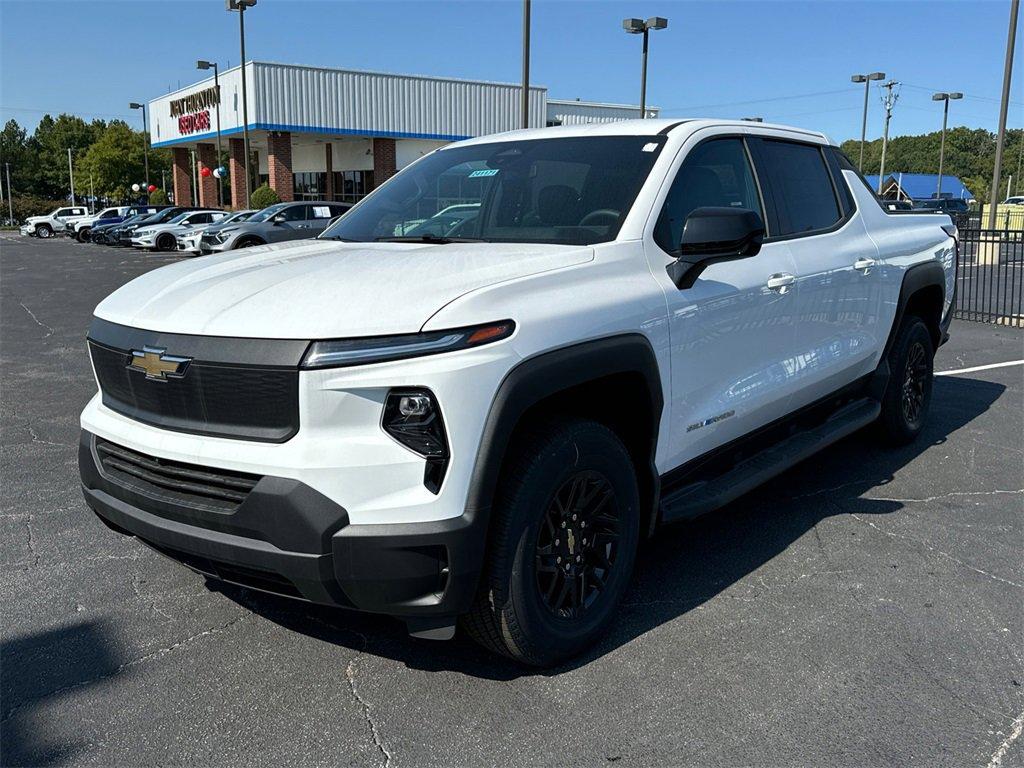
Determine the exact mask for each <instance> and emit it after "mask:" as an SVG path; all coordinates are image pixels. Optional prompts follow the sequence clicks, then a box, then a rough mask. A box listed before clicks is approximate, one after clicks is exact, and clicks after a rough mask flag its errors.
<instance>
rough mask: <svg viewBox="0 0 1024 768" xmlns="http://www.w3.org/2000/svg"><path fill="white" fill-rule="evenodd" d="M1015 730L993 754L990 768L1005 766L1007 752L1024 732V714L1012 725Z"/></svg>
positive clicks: (989, 764)
mask: <svg viewBox="0 0 1024 768" xmlns="http://www.w3.org/2000/svg"><path fill="white" fill-rule="evenodd" d="M1012 725H1013V730H1011V731H1010V735H1009V736H1007V737H1006V738H1005V739H1003V743H1002V744H1000V745H999V748H998V749H997V750H996V751H995V752H993V753H992V759H991V760H989V761H988V768H999V766H1000V765H1002V764H1003V758H1004V757H1006V753H1007V751H1009V749H1010V746H1011V745H1012V744H1013V742H1015V741H1016V740H1017V739H1018V738H1019V737H1020V734H1021V733H1022V732H1024V712H1021V713H1020V714H1019V715H1017V719H1015V720H1014V721H1013V723H1012Z"/></svg>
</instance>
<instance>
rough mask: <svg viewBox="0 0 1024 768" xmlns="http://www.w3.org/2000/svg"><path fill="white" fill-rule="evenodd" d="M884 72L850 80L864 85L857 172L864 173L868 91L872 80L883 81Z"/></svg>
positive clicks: (854, 77) (859, 76)
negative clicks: (862, 117)
mask: <svg viewBox="0 0 1024 768" xmlns="http://www.w3.org/2000/svg"><path fill="white" fill-rule="evenodd" d="M884 79H885V72H872V73H871V74H870V75H854V76H853V77H851V78H850V82H852V83H864V119H863V120H862V121H861V124H860V163H859V164H858V165H857V170H859V171H861V172H862V173H863V172H864V140H865V139H866V138H867V135H868V91H870V90H871V81H872V80H884Z"/></svg>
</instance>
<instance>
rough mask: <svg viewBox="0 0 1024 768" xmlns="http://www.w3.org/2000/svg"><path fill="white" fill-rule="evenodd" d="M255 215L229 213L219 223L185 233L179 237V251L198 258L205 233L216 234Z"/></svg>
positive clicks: (253, 211)
mask: <svg viewBox="0 0 1024 768" xmlns="http://www.w3.org/2000/svg"><path fill="white" fill-rule="evenodd" d="M254 213H256V211H255V210H246V211H235V212H233V213H229V214H228V215H227V216H225V217H224V218H222V219H220V220H219V221H215V222H211V223H210V224H207V225H206V226H199V227H195V228H193V229H191V230H189V231H188V232H183V233H182V234H180V235H178V250H179V251H181V252H182V253H186V254H188V255H189V256H198V255H199V254H200V252H201V251H200V248H199V244H200V242H202V239H203V235H204V234H205V233H207V232H211V231H214V232H215V231H217V230H219V229H220V228H221V227H226V226H228V225H230V224H241V223H242V222H243V221H246V220H247V219H248V218H249V217H250V216H252V215H253V214H254Z"/></svg>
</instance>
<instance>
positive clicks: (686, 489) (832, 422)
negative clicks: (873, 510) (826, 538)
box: [660, 398, 882, 522]
mask: <svg viewBox="0 0 1024 768" xmlns="http://www.w3.org/2000/svg"><path fill="white" fill-rule="evenodd" d="M881 410H882V406H881V404H880V403H879V402H878V401H877V400H873V399H870V398H865V399H863V400H857V401H856V402H853V403H850V404H848V405H846V406H844V407H842V408H840V409H839V410H837V411H836V412H835V413H834V414H832V415H831V416H830V417H829V418H828V420H827V421H825V422H824V423H822V424H820V425H819V426H817V427H813V428H811V429H808V430H805V431H803V432H798V433H796V434H794V435H792V436H790V437H787V438H786V439H785V440H783V441H781V442H779V443H776V444H775V445H773V446H772V447H771V448H768V449H767V450H765V451H762V452H761V453H759V454H757V455H756V456H751V457H750V458H749V459H745V460H744V461H741V462H740V463H739V464H737V465H736V466H734V467H733V468H732V469H730V470H728V471H727V472H725V473H724V474H721V475H719V476H718V477H715V478H713V479H711V480H701V481H698V482H695V483H690V484H688V485H684V486H682V487H681V488H678V489H675V490H672V491H669V492H668V493H666V494H665V495H663V496H662V498H661V504H660V507H661V520H662V522H675V521H678V520H689V519H691V518H694V517H698V516H699V515H703V514H705V513H706V512H711V511H712V510H715V509H718V508H719V507H722V506H724V505H725V504H728V503H729V502H730V501H733V500H734V499H737V498H739V497H740V496H742V495H743V494H745V493H747V492H748V491H751V490H753V489H754V488H756V487H757V486H759V485H761V484H762V483H765V482H767V481H769V480H771V479H772V478H773V477H775V476H776V475H779V474H782V473H783V472H785V471H786V470H787V469H789V468H790V467H792V466H794V465H795V464H799V463H800V462H801V461H803V460H804V459H806V458H808V457H810V456H813V455H814V454H815V453H817V452H818V451H820V450H822V449H823V448H827V447H828V446H830V445H832V443H835V442H837V441H839V440H842V439H843V438H844V437H847V436H848V435H851V434H853V433H854V432H856V431H857V430H859V429H862V428H864V427H866V426H867V425H868V424H870V423H871V422H873V421H874V420H875V419H877V418H878V415H879V413H881Z"/></svg>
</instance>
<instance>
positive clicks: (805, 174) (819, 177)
mask: <svg viewBox="0 0 1024 768" xmlns="http://www.w3.org/2000/svg"><path fill="white" fill-rule="evenodd" d="M762 147H763V151H764V158H765V162H766V163H767V165H768V174H769V175H770V177H771V182H772V190H773V191H774V193H775V204H776V206H777V208H778V212H779V220H780V227H781V232H780V234H783V235H791V234H798V233H800V232H812V231H814V230H816V229H828V228H829V227H831V226H832V225H833V224H835V223H836V222H837V221H839V219H841V218H842V214H841V213H840V211H839V204H838V203H837V202H836V193H835V189H833V187H832V178H831V177H830V176H829V173H828V168H827V167H826V165H825V159H824V158H823V157H822V155H821V149H820V148H819V147H817V146H814V145H811V144H795V143H793V142H789V141H768V140H766V141H764V142H763V143H762Z"/></svg>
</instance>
